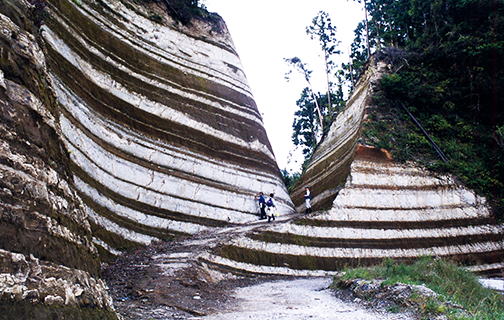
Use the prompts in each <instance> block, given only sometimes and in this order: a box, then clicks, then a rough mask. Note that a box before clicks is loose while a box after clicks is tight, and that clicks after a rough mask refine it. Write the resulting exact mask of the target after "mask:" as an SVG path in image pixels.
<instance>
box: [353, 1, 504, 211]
mask: <svg viewBox="0 0 504 320" xmlns="http://www.w3.org/2000/svg"><path fill="white" fill-rule="evenodd" d="M365 6H366V8H367V11H368V12H369V16H370V19H369V21H368V27H369V37H370V38H369V42H370V45H371V47H372V49H373V51H375V52H376V55H377V57H378V58H379V59H382V60H385V61H386V62H387V63H388V65H389V68H390V71H391V72H390V74H389V75H387V76H385V77H384V78H383V79H382V80H381V83H380V92H379V93H378V95H377V96H376V97H375V101H376V103H377V105H378V106H379V107H381V108H382V111H381V115H380V116H379V117H380V119H379V121H377V122H375V123H374V124H373V125H371V126H372V127H370V128H368V129H369V130H368V132H367V136H364V139H365V141H366V142H367V143H371V144H374V145H376V146H380V147H385V148H388V149H390V150H392V151H393V154H394V156H395V158H396V159H399V160H403V161H406V160H416V161H418V160H420V161H421V162H423V163H424V164H426V165H427V166H429V167H431V168H433V169H435V170H448V171H450V172H453V173H455V174H456V175H457V176H458V177H459V178H460V179H461V180H462V181H464V183H466V184H467V185H468V186H469V187H471V188H473V189H475V190H477V191H478V192H480V193H481V194H484V195H485V196H487V198H488V199H489V200H491V202H492V204H493V205H494V208H495V209H496V211H497V212H499V215H500V216H501V217H502V214H503V211H504V202H503V198H504V188H503V187H504V145H503V143H502V132H503V131H504V129H503V122H504V116H503V107H502V106H503V105H504V96H503V95H502V92H503V89H504V68H503V62H504V2H503V1H499V0H367V1H365ZM365 37H366V34H365V29H364V22H363V23H360V24H359V25H358V27H357V29H356V38H355V41H354V43H353V44H352V58H353V62H352V70H354V72H355V71H356V70H357V71H358V70H360V68H361V67H362V65H363V63H364V62H365V59H366V58H367V55H366V52H365V50H366V47H365V42H364V40H365ZM344 69H345V76H346V77H347V78H349V77H350V74H349V71H350V66H349V65H345V66H344ZM354 76H356V74H354ZM401 105H404V106H405V107H406V108H407V110H408V111H409V112H411V114H412V115H413V116H414V117H415V118H417V119H418V121H419V122H420V123H422V125H423V126H424V127H425V129H426V131H428V132H429V134H430V135H431V136H432V137H433V140H435V141H436V143H437V144H438V145H439V146H440V148H441V149H442V150H443V151H444V153H445V154H446V156H447V158H448V159H449V161H448V163H447V164H443V163H442V162H440V161H439V159H438V157H437V156H436V155H435V154H434V153H433V152H432V151H433V149H432V147H430V145H429V143H427V142H426V140H425V138H423V137H422V134H420V133H419V132H417V129H415V128H414V127H413V126H410V124H409V123H410V122H409V120H408V118H407V117H405V116H404V113H403V112H401V109H400V108H399V106H401ZM384 114H387V116H384ZM368 126H370V125H368ZM380 132H381V133H380Z"/></svg>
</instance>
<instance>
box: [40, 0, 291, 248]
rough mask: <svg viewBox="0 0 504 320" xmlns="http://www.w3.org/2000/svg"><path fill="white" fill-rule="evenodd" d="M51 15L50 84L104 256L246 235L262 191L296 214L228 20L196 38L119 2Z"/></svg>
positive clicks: (90, 3)
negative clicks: (231, 228)
mask: <svg viewBox="0 0 504 320" xmlns="http://www.w3.org/2000/svg"><path fill="white" fill-rule="evenodd" d="M49 3H50V4H51V5H50V7H49V15H50V16H51V19H49V20H47V22H46V25H44V26H43V27H42V30H43V31H42V35H43V37H44V40H45V42H46V43H47V50H48V61H49V63H48V65H49V70H50V79H51V81H52V82H53V83H54V87H55V91H56V95H57V97H58V102H59V103H60V105H61V110H60V111H61V116H60V119H59V121H60V123H61V130H62V134H63V138H64V141H65V146H66V147H67V149H68V150H69V151H70V152H71V154H70V158H71V161H72V169H73V173H74V179H75V185H76V187H77V189H78V191H79V194H80V195H81V197H82V198H83V201H84V206H85V208H86V212H87V214H88V216H89V218H90V221H91V226H92V229H93V235H94V237H95V244H98V245H99V246H100V247H101V248H104V249H105V250H107V251H108V252H109V253H112V254H116V253H117V252H118V251H117V250H124V249H126V248H128V247H132V246H137V245H139V244H148V243H150V242H151V241H153V240H159V239H166V238H170V237H172V236H176V235H184V234H195V233H198V232H201V231H205V230H207V229H208V228H212V227H215V226H225V225H233V224H241V223H246V222H249V221H252V220H255V219H256V216H255V214H256V213H257V205H256V202H255V201H254V195H255V194H257V192H258V191H261V190H262V191H264V192H266V193H270V192H273V193H275V194H276V198H277V199H278V204H279V209H280V210H281V211H282V212H283V213H287V212H290V211H292V210H293V206H292V203H291V200H290V198H289V196H288V194H287V191H286V188H285V186H284V185H283V181H282V179H281V175H280V171H279V170H278V167H277V165H276V161H275V158H274V156H273V152H272V149H271V146H270V144H269V141H268V139H267V136H266V132H265V130H264V127H263V122H262V119H261V116H260V114H259V112H258V110H257V107H256V105H255V103H254V100H253V97H252V94H251V92H250V88H249V86H248V83H247V79H246V78H245V74H244V72H243V70H242V66H241V63H240V60H239V57H238V55H237V53H236V52H235V49H234V47H233V43H232V41H231V40H230V36H229V34H228V31H227V29H226V28H225V26H224V24H223V22H222V21H221V20H220V18H219V20H218V21H217V22H215V21H214V22H213V23H212V22H209V21H204V20H203V19H201V20H193V21H192V22H191V26H190V27H186V26H182V25H178V26H177V24H176V23H175V22H174V21H172V20H171V19H170V18H169V17H167V16H163V19H165V23H163V24H159V23H157V22H154V21H152V20H151V19H149V14H150V13H149V11H148V10H147V8H144V7H141V6H138V5H135V6H133V5H131V4H129V2H123V1H118V0H107V1H94V0H84V1H81V2H80V4H77V3H76V2H75V1H69V0H49ZM150 10H161V9H160V8H157V7H156V6H153V7H151V8H150ZM158 12H161V11H158ZM161 13H162V12H161Z"/></svg>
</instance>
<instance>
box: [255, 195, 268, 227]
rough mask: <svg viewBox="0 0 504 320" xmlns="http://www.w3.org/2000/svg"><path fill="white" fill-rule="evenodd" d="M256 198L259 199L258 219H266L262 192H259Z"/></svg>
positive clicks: (264, 200)
mask: <svg viewBox="0 0 504 320" xmlns="http://www.w3.org/2000/svg"><path fill="white" fill-rule="evenodd" d="M256 199H257V200H258V201H259V209H260V211H261V215H260V217H259V220H264V219H266V199H265V198H264V195H263V193H262V192H259V197H256Z"/></svg>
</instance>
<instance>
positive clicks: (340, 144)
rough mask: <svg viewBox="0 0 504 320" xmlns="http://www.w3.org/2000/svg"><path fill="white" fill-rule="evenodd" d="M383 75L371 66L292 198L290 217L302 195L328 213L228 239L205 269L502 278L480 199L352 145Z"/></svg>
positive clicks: (500, 236)
mask: <svg viewBox="0 0 504 320" xmlns="http://www.w3.org/2000/svg"><path fill="white" fill-rule="evenodd" d="M384 71H386V68H385V66H384V65H383V64H381V63H378V64H377V65H373V62H371V64H370V66H369V69H368V71H367V72H366V74H364V75H363V77H362V79H361V80H360V81H359V85H358V86H357V87H356V89H355V91H354V94H353V96H352V97H351V98H350V100H349V102H348V105H347V107H346V108H345V110H344V111H343V112H342V113H341V114H340V115H339V116H338V118H337V119H336V121H335V122H334V123H333V124H332V125H331V130H330V131H329V133H328V134H327V136H326V137H325V140H324V141H322V143H321V144H320V145H319V146H318V147H317V150H316V151H315V153H314V155H313V157H312V159H311V161H310V164H309V166H308V169H307V170H306V173H305V174H304V175H303V176H302V177H301V179H300V183H298V184H297V189H295V190H294V191H293V201H294V203H295V204H296V205H297V209H298V210H299V211H300V212H304V209H305V208H304V203H303V193H304V186H305V185H308V186H310V189H311V191H312V195H313V196H314V197H313V198H312V199H313V200H312V203H313V206H314V207H315V208H317V207H318V208H324V207H327V205H328V204H329V208H328V209H327V210H326V211H323V210H320V211H319V212H317V213H315V214H312V215H309V216H306V215H304V214H303V215H301V216H299V218H297V219H293V220H291V221H286V222H284V223H277V224H274V225H270V226H267V227H265V228H264V229H262V230H254V231H251V232H249V233H246V234H243V235H241V236H240V237H238V236H237V237H235V238H233V239H232V240H231V241H230V242H228V243H225V244H224V245H223V246H222V248H219V249H218V250H217V251H218V252H217V254H215V255H214V256H213V257H214V260H213V261H214V262H215V263H217V264H219V263H220V264H223V265H226V266H228V267H231V266H233V261H234V266H235V267H236V268H237V269H243V270H247V271H250V272H252V270H257V269H258V268H257V267H254V266H262V267H264V268H265V267H267V266H268V267H271V268H274V269H275V270H276V271H275V272H277V273H284V274H290V273H291V272H293V271H292V269H295V270H296V271H295V272H300V271H302V270H303V271H304V270H310V272H312V274H313V275H315V274H317V273H318V274H323V273H324V270H325V271H335V270H338V269H340V268H341V267H342V266H355V265H371V264H375V263H379V262H381V261H382V260H383V259H384V258H386V257H388V258H394V259H400V260H410V259H415V258H418V257H419V256H421V255H433V256H437V257H445V258H449V259H452V260H455V261H457V262H460V263H463V264H465V265H467V266H469V268H470V269H471V270H473V271H475V272H486V273H500V272H502V269H503V268H504V263H503V261H504V259H503V258H504V227H503V225H502V224H496V223H495V222H494V219H493V217H492V214H491V212H490V208H489V206H487V204H486V201H485V199H484V198H481V197H479V196H477V195H476V194H475V193H474V192H473V191H471V190H468V189H467V188H465V187H463V186H461V185H459V184H458V183H457V182H456V181H455V180H454V179H453V178H452V177H450V176H437V175H433V174H432V173H430V172H428V171H427V170H424V169H422V168H418V167H415V166H414V164H397V163H394V162H393V161H392V159H391V157H390V154H388V153H387V152H386V151H385V150H377V149H375V148H371V147H366V146H360V145H359V144H358V139H359V137H360V133H359V131H360V127H361V122H362V119H363V117H364V114H365V111H366V106H368V105H369V103H370V97H371V96H372V94H373V92H372V90H373V83H375V82H376V80H377V79H378V78H379V77H380V73H382V72H384ZM236 262H238V263H236Z"/></svg>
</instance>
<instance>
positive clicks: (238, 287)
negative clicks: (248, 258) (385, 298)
mask: <svg viewBox="0 0 504 320" xmlns="http://www.w3.org/2000/svg"><path fill="white" fill-rule="evenodd" d="M277 223H282V222H280V221H278V222H277ZM262 225H264V224H260V223H253V224H251V225H247V226H240V227H234V228H225V229H217V228H216V229H215V230H210V231H208V232H205V233H201V234H198V235H194V236H191V237H187V238H181V239H178V240H176V241H173V242H162V243H153V244H151V245H149V246H147V247H143V248H139V249H137V250H136V251H131V252H128V253H125V254H123V255H122V256H120V257H119V258H118V259H117V260H116V261H115V262H114V263H113V264H112V265H110V266H109V267H108V268H107V269H106V270H105V271H104V276H105V279H106V281H107V284H108V286H109V288H110V290H109V292H110V294H111V296H112V298H113V299H114V306H115V308H116V310H117V312H119V313H120V314H121V315H122V316H123V318H124V319H125V320H130V319H131V320H132V319H135V320H153V319H156V320H157V319H163V320H167V319H209V320H211V319H224V320H226V319H229V320H231V319H343V320H345V319H370V320H371V319H373V320H382V319H383V320H385V319H387V320H388V319H397V320H399V319H409V318H407V317H405V316H402V315H399V314H386V313H376V312H372V311H370V310H368V309H365V307H362V306H357V305H356V304H353V303H348V302H343V301H342V300H341V299H338V298H337V297H336V296H335V294H334V293H333V292H331V290H329V289H327V287H328V286H329V283H330V278H329V277H325V278H310V279H307V278H293V277H287V276H272V275H254V274H246V275H240V274H233V273H231V272H230V270H226V269H225V268H224V269H223V268H216V267H215V266H212V265H210V264H208V263H206V262H205V261H202V260H201V259H200V257H201V253H202V252H207V251H209V250H211V248H214V247H215V246H218V245H219V244H220V243H225V242H226V241H227V240H228V239H229V238H230V237H234V236H237V235H238V234H240V233H243V232H249V231H250V230H253V229H255V228H261V227H262Z"/></svg>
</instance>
